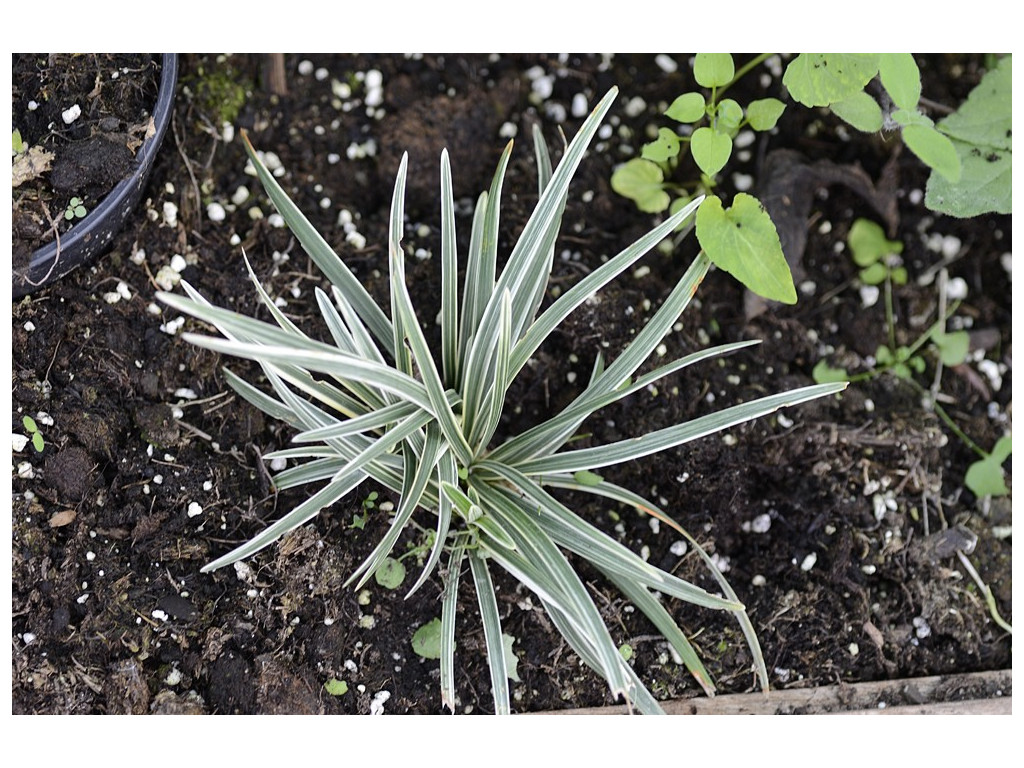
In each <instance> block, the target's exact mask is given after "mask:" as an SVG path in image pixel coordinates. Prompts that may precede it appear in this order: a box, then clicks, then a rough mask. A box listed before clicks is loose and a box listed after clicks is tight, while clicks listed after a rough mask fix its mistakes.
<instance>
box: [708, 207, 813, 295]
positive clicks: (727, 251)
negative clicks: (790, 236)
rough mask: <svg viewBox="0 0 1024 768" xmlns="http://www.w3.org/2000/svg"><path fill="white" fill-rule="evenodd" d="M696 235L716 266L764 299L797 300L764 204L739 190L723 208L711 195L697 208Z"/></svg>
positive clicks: (773, 227) (791, 276) (791, 278)
mask: <svg viewBox="0 0 1024 768" xmlns="http://www.w3.org/2000/svg"><path fill="white" fill-rule="evenodd" d="M697 239H698V240H699V241H700V246H701V248H703V249H704V251H705V252H706V253H707V255H708V257H709V258H710V259H711V261H713V262H714V263H715V264H716V265H718V267H719V268H721V269H724V270H725V271H726V272H728V273H729V274H731V275H732V276H733V277H735V278H736V279H737V280H739V281H740V282H741V283H743V284H744V285H745V286H747V288H749V289H750V290H752V291H754V292H755V293H757V294H759V295H761V296H763V297H764V298H766V299H771V300H773V301H781V302H783V303H785V304H795V303H796V287H795V286H794V285H793V275H792V273H791V272H790V271H789V264H787V263H786V257H785V256H784V255H783V253H782V245H781V244H780V243H779V234H778V232H777V231H776V229H775V224H774V223H772V220H771V217H770V216H769V215H768V212H767V211H765V209H764V206H763V205H761V203H760V201H759V200H758V199H757V198H756V197H754V196H753V195H748V194H745V193H743V192H740V193H739V194H737V195H736V197H735V198H733V201H732V208H729V209H728V210H726V209H725V208H724V207H723V206H722V201H721V200H720V199H719V198H717V197H715V196H713V195H712V196H710V197H708V198H706V199H705V200H704V202H703V203H701V206H700V208H698V209H697Z"/></svg>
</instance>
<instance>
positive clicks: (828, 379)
mask: <svg viewBox="0 0 1024 768" xmlns="http://www.w3.org/2000/svg"><path fill="white" fill-rule="evenodd" d="M811 378H812V379H814V383H815V384H831V383H832V382H834V381H846V380H847V379H849V378H850V376H849V374H848V373H847V372H846V369H845V368H833V367H832V366H831V365H829V364H828V363H827V362H825V361H824V360H819V361H818V362H817V364H815V366H814V368H813V370H812V371H811Z"/></svg>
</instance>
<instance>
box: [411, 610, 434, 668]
mask: <svg viewBox="0 0 1024 768" xmlns="http://www.w3.org/2000/svg"><path fill="white" fill-rule="evenodd" d="M412 650H413V652H414V653H415V654H416V655H417V656H420V657H422V658H424V659H439V658H441V620H440V619H432V620H430V621H428V622H427V623H426V624H424V625H423V626H422V627H420V628H419V629H417V630H416V632H415V633H414V634H413V636H412Z"/></svg>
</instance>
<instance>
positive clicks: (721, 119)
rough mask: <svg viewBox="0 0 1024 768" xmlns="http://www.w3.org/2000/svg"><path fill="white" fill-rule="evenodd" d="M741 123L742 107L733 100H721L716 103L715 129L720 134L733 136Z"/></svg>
mask: <svg viewBox="0 0 1024 768" xmlns="http://www.w3.org/2000/svg"><path fill="white" fill-rule="evenodd" d="M742 122H743V107H741V106H740V105H739V103H738V102H737V101H735V100H733V99H722V100H721V101H720V102H718V110H717V114H716V120H715V128H716V129H717V130H718V131H719V132H720V133H728V134H729V135H730V136H735V135H736V131H737V129H738V128H739V127H740V123H742Z"/></svg>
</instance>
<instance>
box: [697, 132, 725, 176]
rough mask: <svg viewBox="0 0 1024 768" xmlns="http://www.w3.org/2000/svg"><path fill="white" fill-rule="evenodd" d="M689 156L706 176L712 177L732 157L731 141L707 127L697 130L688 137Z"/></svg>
mask: <svg viewBox="0 0 1024 768" xmlns="http://www.w3.org/2000/svg"><path fill="white" fill-rule="evenodd" d="M690 154H692V155H693V160H694V162H696V163H697V167H698V168H700V169H701V171H703V172H704V173H706V174H707V175H708V176H711V177H714V176H715V174H716V173H718V172H719V171H720V170H722V168H724V167H725V164H726V163H727V162H729V156H730V155H732V139H731V138H729V136H728V135H727V134H724V133H719V132H718V131H715V130H713V129H711V128H708V127H706V126H705V127H703V128H698V129H697V130H696V131H694V132H693V136H691V137H690Z"/></svg>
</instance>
